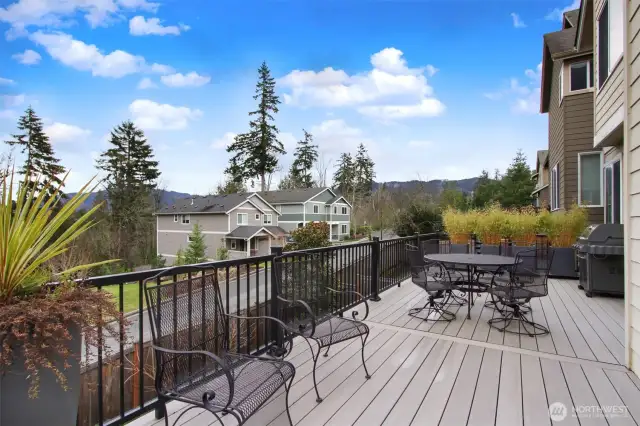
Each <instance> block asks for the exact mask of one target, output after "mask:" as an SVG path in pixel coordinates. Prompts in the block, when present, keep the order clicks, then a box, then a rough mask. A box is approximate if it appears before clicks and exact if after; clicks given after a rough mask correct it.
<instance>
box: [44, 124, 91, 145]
mask: <svg viewBox="0 0 640 426" xmlns="http://www.w3.org/2000/svg"><path fill="white" fill-rule="evenodd" d="M44 132H45V133H46V134H47V136H49V139H51V142H53V143H64V142H73V143H76V142H80V141H83V140H85V139H86V138H87V137H88V136H89V135H91V131H90V130H87V129H83V128H81V127H78V126H74V125H73V124H65V123H58V122H55V123H53V124H51V125H49V126H47V127H45V128H44Z"/></svg>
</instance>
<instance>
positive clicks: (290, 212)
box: [259, 188, 352, 241]
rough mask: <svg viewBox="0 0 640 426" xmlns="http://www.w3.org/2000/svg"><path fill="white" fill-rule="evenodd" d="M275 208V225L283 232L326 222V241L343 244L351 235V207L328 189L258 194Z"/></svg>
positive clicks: (333, 191) (342, 198) (344, 199)
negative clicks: (342, 241) (327, 229)
mask: <svg viewBox="0 0 640 426" xmlns="http://www.w3.org/2000/svg"><path fill="white" fill-rule="evenodd" d="M259 194H260V195H261V196H262V198H264V199H265V200H267V201H268V202H269V204H271V205H272V206H275V208H276V210H277V211H278V213H280V216H279V218H278V225H279V226H280V227H281V228H282V229H284V230H285V231H288V232H290V231H292V230H294V229H296V228H300V227H302V226H304V225H305V224H307V223H309V222H327V223H328V224H329V232H330V234H329V239H330V240H332V241H338V240H342V239H344V238H346V237H348V236H349V234H350V223H351V208H352V207H351V204H350V203H349V202H348V201H347V200H346V198H344V197H343V196H342V195H340V194H339V193H337V192H336V191H335V190H333V189H331V188H304V189H292V190H284V191H267V192H260V193H259Z"/></svg>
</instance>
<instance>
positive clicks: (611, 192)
mask: <svg viewBox="0 0 640 426" xmlns="http://www.w3.org/2000/svg"><path fill="white" fill-rule="evenodd" d="M621 182H622V180H621V174H620V160H616V161H614V162H613V163H611V164H609V165H607V166H605V168H604V200H605V201H604V203H605V205H604V222H605V223H621V220H620V213H621V211H622V196H621V195H622V194H621Z"/></svg>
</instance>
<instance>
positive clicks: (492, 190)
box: [472, 170, 500, 208]
mask: <svg viewBox="0 0 640 426" xmlns="http://www.w3.org/2000/svg"><path fill="white" fill-rule="evenodd" d="M499 197H500V176H499V175H498V172H497V171H496V175H495V177H494V178H491V177H489V172H487V171H486V170H483V171H482V174H481V175H480V177H479V178H478V181H477V182H476V186H475V188H474V190H473V201H472V203H473V206H474V207H479V208H482V207H485V206H487V205H489V204H491V203H493V202H494V201H497V200H498V199H499Z"/></svg>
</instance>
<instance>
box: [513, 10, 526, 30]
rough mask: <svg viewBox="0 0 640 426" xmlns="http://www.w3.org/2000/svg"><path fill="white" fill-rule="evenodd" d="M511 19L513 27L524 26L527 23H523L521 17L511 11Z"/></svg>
mask: <svg viewBox="0 0 640 426" xmlns="http://www.w3.org/2000/svg"><path fill="white" fill-rule="evenodd" d="M511 19H512V20H513V27H514V28H525V27H526V26H527V25H526V24H525V23H524V21H523V20H522V19H520V15H518V14H517V13H513V12H512V13H511Z"/></svg>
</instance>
